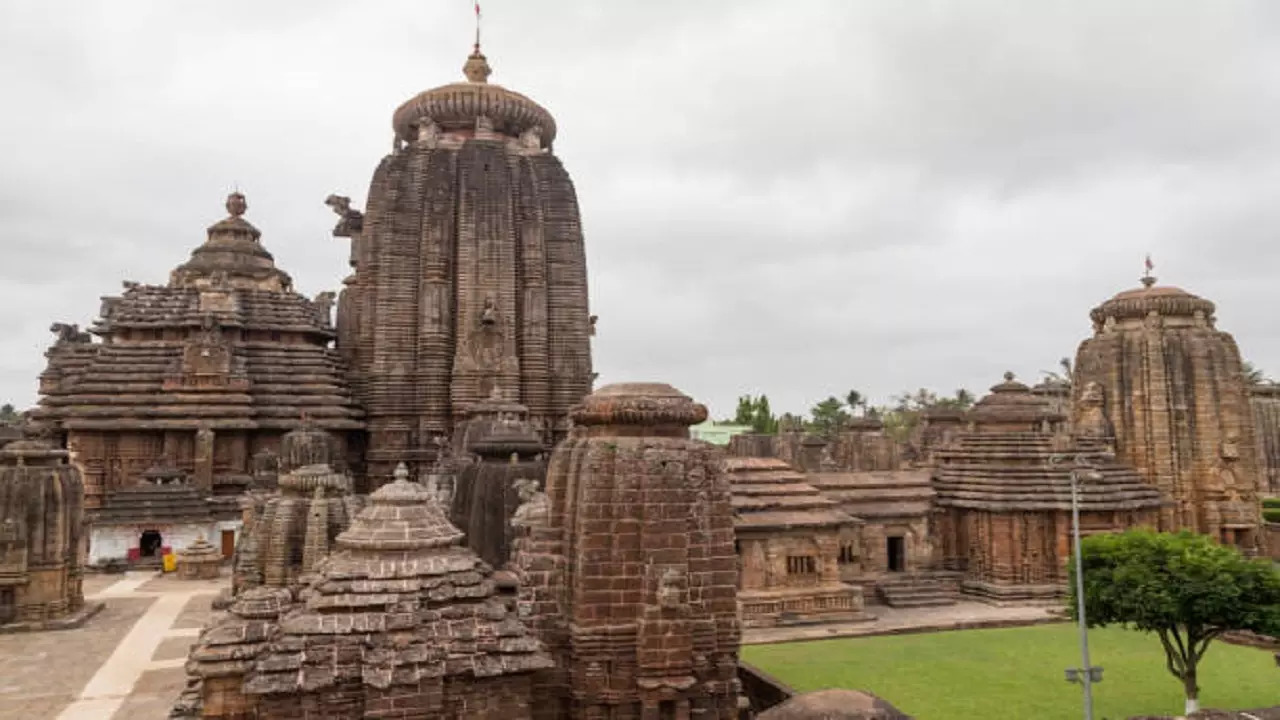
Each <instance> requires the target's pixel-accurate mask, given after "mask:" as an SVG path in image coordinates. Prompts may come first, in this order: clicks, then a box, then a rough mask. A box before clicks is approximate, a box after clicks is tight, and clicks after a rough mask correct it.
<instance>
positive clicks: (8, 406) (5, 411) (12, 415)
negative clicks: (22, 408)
mask: <svg viewBox="0 0 1280 720" xmlns="http://www.w3.org/2000/svg"><path fill="white" fill-rule="evenodd" d="M21 420H22V415H21V414H20V413H19V412H18V411H17V410H16V409H14V407H13V403H5V404H4V405H0V423H6V424H10V425H11V424H13V423H16V422H19V421H21Z"/></svg>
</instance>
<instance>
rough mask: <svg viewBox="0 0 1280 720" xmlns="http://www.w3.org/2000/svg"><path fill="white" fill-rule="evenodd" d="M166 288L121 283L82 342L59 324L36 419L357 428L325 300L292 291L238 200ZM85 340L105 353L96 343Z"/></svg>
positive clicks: (116, 425) (67, 423)
mask: <svg viewBox="0 0 1280 720" xmlns="http://www.w3.org/2000/svg"><path fill="white" fill-rule="evenodd" d="M226 207H227V212H228V213H229V214H228V216H227V217H226V218H224V219H222V220H220V221H218V222H216V223H214V224H213V225H212V226H210V227H209V229H208V232H207V238H206V240H205V242H204V243H203V244H201V245H200V246H199V247H197V248H196V249H195V250H194V251H193V252H192V253H191V258H190V259H189V260H188V261H187V262H185V263H183V264H181V265H179V266H178V267H177V268H175V269H174V270H173V272H172V273H171V274H170V278H169V283H168V284H167V285H143V284H140V283H135V282H125V283H124V286H125V292H124V293H123V294H122V295H119V296H115V297H104V298H103V299H102V306H101V308H100V309H99V316H100V317H99V318H98V320H97V321H96V322H95V323H94V325H93V326H92V327H91V328H90V331H89V332H80V330H79V327H78V326H75V325H66V324H64V323H57V324H55V325H54V326H53V327H52V328H51V330H53V331H54V332H56V333H57V334H58V339H57V341H56V343H55V344H54V345H53V347H51V348H50V349H49V351H48V352H47V353H46V354H45V355H46V357H47V358H48V366H47V368H46V370H45V372H44V373H43V374H42V375H41V377H40V393H41V395H42V398H41V407H40V409H39V410H37V411H36V416H37V417H38V418H39V419H41V420H50V421H53V422H55V423H59V424H61V425H62V426H63V427H64V428H67V429H70V428H74V427H78V428H81V429H120V428H124V427H134V428H151V429H181V428H195V427H199V426H201V425H207V426H209V427H211V428H214V429H217V428H230V427H235V428H255V427H282V428H287V427H296V426H297V425H298V424H299V423H300V418H301V417H302V415H303V414H307V415H309V416H310V417H311V418H312V419H313V420H314V421H315V422H316V424H317V425H319V426H321V427H324V428H327V429H339V428H343V429H357V428H360V427H363V419H362V417H363V412H362V411H361V410H360V408H359V406H358V405H357V404H356V403H355V401H354V400H353V399H352V397H351V393H350V391H349V388H348V387H347V381H346V377H345V370H344V368H343V366H342V361H341V359H340V357H339V356H338V354H337V352H336V351H335V350H334V349H332V348H330V347H329V344H330V343H331V341H332V340H333V338H334V336H335V331H334V328H333V327H332V323H331V320H330V317H329V316H330V310H331V305H332V300H333V297H332V294H331V293H322V294H321V295H320V296H318V297H317V298H316V299H315V300H308V299H307V298H305V297H303V296H302V295H300V294H298V293H296V292H294V291H293V289H292V284H291V280H290V279H289V276H288V274H287V273H285V272H283V271H282V270H280V269H278V268H276V266H275V262H274V260H273V259H272V257H271V253H269V252H267V250H266V249H265V248H264V247H263V246H262V243H261V233H260V232H259V231H258V229H257V228H255V227H254V226H253V225H251V224H250V223H249V222H248V221H247V220H245V219H244V217H243V216H244V213H245V211H246V209H247V207H248V204H247V203H246V201H245V197H244V195H242V194H240V193H238V192H237V193H232V194H231V195H230V196H229V197H228V198H227V202H226ZM92 335H97V336H99V337H100V338H102V342H98V343H95V342H93V341H92Z"/></svg>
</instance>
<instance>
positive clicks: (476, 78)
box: [462, 0, 493, 83]
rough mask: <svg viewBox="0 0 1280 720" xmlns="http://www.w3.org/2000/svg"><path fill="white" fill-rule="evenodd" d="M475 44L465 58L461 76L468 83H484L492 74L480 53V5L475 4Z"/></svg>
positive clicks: (486, 61) (491, 69)
mask: <svg viewBox="0 0 1280 720" xmlns="http://www.w3.org/2000/svg"><path fill="white" fill-rule="evenodd" d="M475 5H476V43H475V45H474V46H473V47H472V50H471V55H469V56H468V57H467V62H466V64H465V65H463V66H462V74H463V75H466V76H467V81H468V82H473V83H485V82H488V81H489V75H491V74H492V73H493V68H490V67H489V61H488V60H487V59H485V56H484V53H482V52H480V3H479V1H478V0H477V2H476V4H475Z"/></svg>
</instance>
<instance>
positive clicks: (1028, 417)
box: [934, 374, 1161, 512]
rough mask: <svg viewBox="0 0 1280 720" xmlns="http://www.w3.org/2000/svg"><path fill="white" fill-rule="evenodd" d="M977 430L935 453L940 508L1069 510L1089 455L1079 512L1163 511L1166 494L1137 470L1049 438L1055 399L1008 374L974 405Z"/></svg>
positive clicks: (1061, 437)
mask: <svg viewBox="0 0 1280 720" xmlns="http://www.w3.org/2000/svg"><path fill="white" fill-rule="evenodd" d="M969 418H970V421H971V423H972V430H971V431H969V432H964V433H960V434H958V435H957V436H956V437H955V438H953V440H952V442H951V444H950V445H948V446H946V447H944V448H941V449H939V450H937V451H936V452H935V454H934V455H935V457H936V458H937V461H938V468H937V471H936V473H935V475H934V489H935V490H936V491H937V504H938V505H940V506H943V507H962V508H974V509H983V510H989V511H995V512H1012V511H1042V510H1070V508H1071V467H1072V464H1071V462H1068V458H1069V457H1074V456H1076V455H1085V456H1087V458H1088V460H1089V464H1090V465H1091V466H1092V472H1091V477H1090V478H1089V479H1088V480H1087V481H1085V482H1082V483H1080V507H1081V510H1098V511H1108V510H1144V509H1151V508H1156V507H1158V506H1159V505H1160V504H1161V503H1160V493H1159V492H1158V491H1157V490H1156V489H1155V488H1152V487H1150V486H1148V485H1146V484H1145V483H1144V482H1143V480H1142V477H1141V476H1140V475H1139V474H1138V473H1137V472H1136V471H1135V470H1133V469H1132V468H1130V467H1127V466H1124V465H1121V464H1119V463H1117V462H1116V461H1115V459H1114V458H1113V457H1111V456H1110V455H1108V454H1107V453H1106V452H1104V451H1101V450H1100V449H1097V448H1091V447H1080V446H1077V445H1075V444H1074V443H1071V442H1070V441H1069V439H1068V438H1067V437H1066V436H1065V435H1064V434H1062V433H1057V432H1049V431H1047V429H1048V427H1049V423H1059V422H1061V420H1062V419H1063V418H1062V416H1061V414H1060V413H1058V412H1056V411H1055V410H1054V408H1053V406H1052V404H1051V402H1050V401H1049V400H1047V399H1046V398H1044V397H1042V396H1038V395H1036V394H1034V393H1032V392H1031V389H1030V388H1028V387H1027V386H1026V385H1024V384H1022V383H1019V382H1017V381H1015V380H1014V378H1013V377H1012V375H1011V374H1006V375H1005V380H1004V382H1002V383H1000V384H998V385H995V386H993V387H992V388H991V394H990V395H988V396H986V397H984V398H983V399H982V400H980V401H978V403H977V404H976V405H975V406H974V409H973V411H972V412H971V413H970V415H969Z"/></svg>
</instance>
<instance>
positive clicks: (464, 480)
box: [436, 396, 547, 568]
mask: <svg viewBox="0 0 1280 720" xmlns="http://www.w3.org/2000/svg"><path fill="white" fill-rule="evenodd" d="M528 414H529V411H528V408H526V407H524V406H523V405H520V404H518V403H509V402H505V401H503V400H501V399H500V398H498V397H496V396H495V397H491V398H490V399H488V400H485V401H484V402H479V403H475V404H474V405H472V406H471V413H470V417H469V418H468V420H467V422H466V423H465V424H464V425H463V426H462V427H460V428H459V431H458V433H457V435H458V438H457V441H456V443H457V447H458V450H457V452H458V453H459V454H460V455H461V456H462V457H463V458H464V461H463V462H462V463H461V466H460V467H454V468H451V470H452V471H453V472H454V473H455V476H454V478H455V479H454V480H453V489H452V491H451V492H446V493H441V494H442V495H448V496H450V497H449V501H450V502H449V506H450V511H449V517H450V520H451V521H452V522H453V524H454V525H457V526H458V527H459V528H461V529H462V531H463V532H464V533H466V538H467V539H466V542H467V547H470V548H471V549H472V550H474V551H475V552H476V553H477V554H478V555H479V556H480V557H481V559H483V560H484V561H485V562H487V563H489V564H490V565H492V566H494V567H499V568H500V567H504V566H505V565H506V564H507V562H508V560H509V559H510V556H511V548H512V545H513V542H514V540H515V528H514V527H513V526H512V525H511V517H512V516H513V515H514V514H515V511H516V509H517V508H518V507H519V505H520V491H521V488H522V487H524V486H528V487H529V489H531V490H535V491H536V490H541V489H542V484H543V481H544V479H545V478H546V475H547V463H546V461H545V460H544V456H543V445H542V438H541V436H540V434H539V433H538V432H537V430H536V429H535V428H534V427H533V426H532V424H530V423H529V422H528ZM442 479H443V478H439V479H437V480H436V482H440V481H441V480H442Z"/></svg>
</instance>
